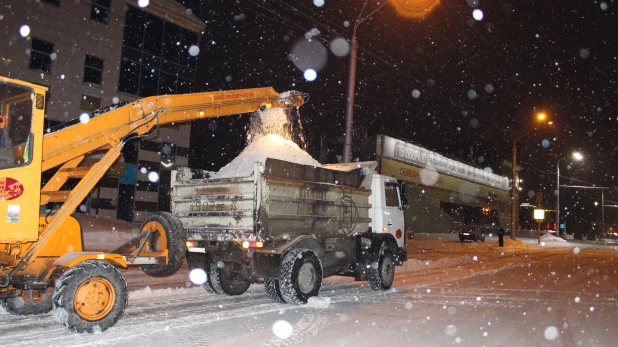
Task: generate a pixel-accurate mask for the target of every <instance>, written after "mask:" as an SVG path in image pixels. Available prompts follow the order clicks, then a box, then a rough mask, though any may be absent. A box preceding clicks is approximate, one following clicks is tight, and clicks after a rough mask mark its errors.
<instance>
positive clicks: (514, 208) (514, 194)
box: [511, 138, 519, 240]
mask: <svg viewBox="0 0 618 347" xmlns="http://www.w3.org/2000/svg"><path fill="white" fill-rule="evenodd" d="M517 140H519V138H516V139H515V141H513V182H512V186H511V199H512V200H511V238H512V239H513V240H515V239H516V232H517V224H518V222H519V216H518V212H519V203H518V200H519V190H518V188H519V177H518V175H517Z"/></svg>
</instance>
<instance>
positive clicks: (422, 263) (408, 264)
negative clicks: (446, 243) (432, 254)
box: [401, 256, 474, 271]
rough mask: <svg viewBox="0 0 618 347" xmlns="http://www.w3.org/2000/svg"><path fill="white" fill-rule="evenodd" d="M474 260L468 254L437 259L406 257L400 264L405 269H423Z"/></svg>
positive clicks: (461, 263)
mask: <svg viewBox="0 0 618 347" xmlns="http://www.w3.org/2000/svg"><path fill="white" fill-rule="evenodd" d="M473 261H474V258H472V257H469V256H461V257H455V258H443V259H438V260H418V259H408V260H407V261H405V262H404V263H403V265H402V266H401V268H402V270H407V271H418V270H425V269H428V268H436V267H448V266H454V265H463V264H467V263H471V262H473Z"/></svg>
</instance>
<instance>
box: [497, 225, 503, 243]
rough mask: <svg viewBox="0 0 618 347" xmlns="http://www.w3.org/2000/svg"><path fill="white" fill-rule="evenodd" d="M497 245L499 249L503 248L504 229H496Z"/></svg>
mask: <svg viewBox="0 0 618 347" xmlns="http://www.w3.org/2000/svg"><path fill="white" fill-rule="evenodd" d="M498 243H499V244H500V247H504V229H502V228H498Z"/></svg>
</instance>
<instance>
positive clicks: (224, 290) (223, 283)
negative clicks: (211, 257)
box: [206, 262, 251, 295]
mask: <svg viewBox="0 0 618 347" xmlns="http://www.w3.org/2000/svg"><path fill="white" fill-rule="evenodd" d="M218 263H222V264H223V266H222V267H220V266H218V265H217V264H218ZM233 268H234V266H233V265H232V264H227V263H224V262H213V263H212V264H210V276H208V281H207V283H208V286H210V289H212V290H213V291H214V292H215V293H217V294H225V295H240V294H242V293H244V292H246V291H247V289H249V286H250V285H251V282H249V281H244V280H240V279H235V278H234V277H235V276H234V269H233ZM206 290H208V287H206Z"/></svg>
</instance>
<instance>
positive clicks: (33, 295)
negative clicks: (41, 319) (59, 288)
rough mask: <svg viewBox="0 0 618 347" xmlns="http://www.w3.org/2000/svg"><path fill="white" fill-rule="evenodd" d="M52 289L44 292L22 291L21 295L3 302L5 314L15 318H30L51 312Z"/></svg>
mask: <svg viewBox="0 0 618 347" xmlns="http://www.w3.org/2000/svg"><path fill="white" fill-rule="evenodd" d="M53 293H54V287H49V288H47V289H45V290H32V289H30V290H22V291H21V295H19V296H12V297H9V298H7V299H6V300H4V301H3V305H4V308H5V309H6V312H8V313H10V314H13V315H17V316H30V315H36V314H43V313H47V312H49V311H51V310H52V296H53V295H52V294H53Z"/></svg>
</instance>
